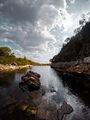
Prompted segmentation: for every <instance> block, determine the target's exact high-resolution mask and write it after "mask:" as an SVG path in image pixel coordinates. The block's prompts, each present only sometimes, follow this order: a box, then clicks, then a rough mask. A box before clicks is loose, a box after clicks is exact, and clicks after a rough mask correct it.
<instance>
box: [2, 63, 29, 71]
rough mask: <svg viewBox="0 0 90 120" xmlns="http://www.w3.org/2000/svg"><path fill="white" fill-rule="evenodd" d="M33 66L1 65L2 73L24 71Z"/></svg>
mask: <svg viewBox="0 0 90 120" xmlns="http://www.w3.org/2000/svg"><path fill="white" fill-rule="evenodd" d="M30 67H31V65H21V66H18V65H2V64H0V72H12V71H15V70H22V69H28V68H30Z"/></svg>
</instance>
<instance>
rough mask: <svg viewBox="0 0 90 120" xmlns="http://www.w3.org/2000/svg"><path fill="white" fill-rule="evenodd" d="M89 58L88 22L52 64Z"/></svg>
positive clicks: (89, 30)
mask: <svg viewBox="0 0 90 120" xmlns="http://www.w3.org/2000/svg"><path fill="white" fill-rule="evenodd" d="M87 56H90V22H88V23H86V25H85V26H83V28H82V29H81V31H79V32H78V33H77V34H76V35H75V36H73V37H72V38H71V39H70V41H69V42H68V43H67V44H66V45H64V46H63V47H62V49H61V51H60V53H59V54H58V55H56V56H54V58H53V62H62V61H63V62H65V61H75V60H78V59H83V58H84V57H87Z"/></svg>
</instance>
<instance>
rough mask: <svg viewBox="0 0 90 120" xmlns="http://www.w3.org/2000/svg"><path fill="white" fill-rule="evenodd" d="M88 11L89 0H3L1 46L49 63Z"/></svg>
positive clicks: (0, 15) (1, 1) (0, 26)
mask: <svg viewBox="0 0 90 120" xmlns="http://www.w3.org/2000/svg"><path fill="white" fill-rule="evenodd" d="M88 12H90V0H0V46H7V47H10V48H11V49H12V51H13V52H14V54H15V55H16V56H17V57H24V56H26V57H27V58H28V59H31V60H33V61H37V62H41V63H46V62H47V63H48V62H49V60H50V59H51V58H52V57H53V56H54V55H56V54H57V53H58V52H59V51H60V49H61V48H62V45H63V43H64V41H65V39H66V38H67V37H71V36H72V35H74V30H75V29H76V28H78V27H79V20H80V19H81V18H82V16H83V15H87V13H88Z"/></svg>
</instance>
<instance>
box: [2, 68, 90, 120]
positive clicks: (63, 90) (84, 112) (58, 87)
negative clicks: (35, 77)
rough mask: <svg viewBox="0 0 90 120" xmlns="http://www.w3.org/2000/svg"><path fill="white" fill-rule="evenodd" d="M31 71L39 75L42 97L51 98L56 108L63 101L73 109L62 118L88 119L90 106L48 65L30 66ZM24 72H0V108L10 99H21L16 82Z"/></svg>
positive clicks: (69, 119) (71, 119) (68, 119)
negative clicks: (42, 91)
mask: <svg viewBox="0 0 90 120" xmlns="http://www.w3.org/2000/svg"><path fill="white" fill-rule="evenodd" d="M32 71H34V72H37V73H39V74H40V75H41V78H40V81H41V86H42V88H44V90H45V92H46V93H45V95H44V96H43V99H47V101H49V100H53V101H54V102H55V103H56V105H57V108H59V107H60V106H61V105H62V103H63V102H64V101H66V102H67V103H68V104H70V105H71V106H72V107H73V109H74V111H73V112H72V113H71V114H69V115H66V116H65V117H64V120H90V108H89V107H88V106H86V105H85V104H84V101H83V100H82V99H81V98H80V97H79V96H78V95H77V94H74V93H73V92H71V88H69V87H68V86H67V85H66V86H64V84H63V80H62V79H61V78H60V76H58V74H57V73H56V71H54V70H53V69H52V68H50V67H49V66H34V67H32ZM25 73H26V71H21V72H13V73H8V74H0V107H1V108H3V107H4V106H6V105H7V104H8V103H9V102H11V101H12V102H14V100H15V99H17V100H20V99H21V98H22V99H23V96H22V92H21V91H20V89H19V87H18V83H19V82H20V79H21V76H23V75H24V74H25ZM52 91H54V92H52ZM17 93H18V94H17ZM15 94H16V98H15ZM25 98H26V97H24V99H25Z"/></svg>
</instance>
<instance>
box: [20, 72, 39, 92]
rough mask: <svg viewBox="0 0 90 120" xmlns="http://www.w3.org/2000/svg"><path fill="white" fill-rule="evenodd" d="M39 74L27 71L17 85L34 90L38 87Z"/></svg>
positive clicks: (23, 88)
mask: <svg viewBox="0 0 90 120" xmlns="http://www.w3.org/2000/svg"><path fill="white" fill-rule="evenodd" d="M39 78H40V75H39V74H38V73H35V72H32V71H29V72H27V73H26V75H24V76H22V78H21V82H20V83H19V87H20V88H21V89H22V90H24V91H26V90H29V91H34V90H38V89H39V88H40V80H39Z"/></svg>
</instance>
